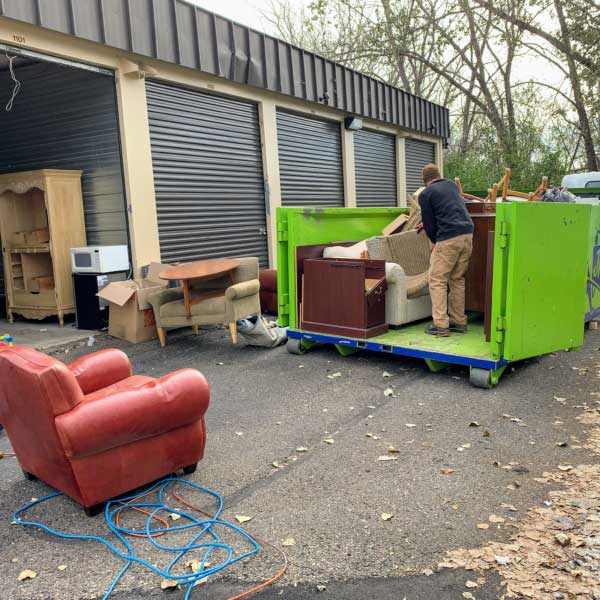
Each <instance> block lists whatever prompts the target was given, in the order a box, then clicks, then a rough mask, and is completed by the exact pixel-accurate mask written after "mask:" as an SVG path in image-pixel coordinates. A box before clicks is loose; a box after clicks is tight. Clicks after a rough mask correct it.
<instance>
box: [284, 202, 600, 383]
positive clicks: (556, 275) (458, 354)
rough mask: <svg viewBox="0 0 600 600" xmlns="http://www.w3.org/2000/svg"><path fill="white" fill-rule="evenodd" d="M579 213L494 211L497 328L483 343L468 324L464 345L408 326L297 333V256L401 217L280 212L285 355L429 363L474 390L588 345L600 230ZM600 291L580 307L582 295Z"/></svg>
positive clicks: (518, 207) (503, 207)
mask: <svg viewBox="0 0 600 600" xmlns="http://www.w3.org/2000/svg"><path fill="white" fill-rule="evenodd" d="M593 208H596V207H591V206H589V205H583V204H554V203H552V204H550V203H548V204H545V203H540V202H512V203H504V204H501V203H499V204H498V205H497V206H496V217H495V233H494V269H493V282H492V321H491V336H490V341H489V342H488V341H486V339H485V335H484V327H483V322H482V319H481V316H480V315H478V314H474V315H470V321H469V331H468V333H467V334H464V335H452V336H450V337H446V338H438V337H434V336H430V335H427V334H425V333H424V331H423V329H424V323H423V322H417V323H409V324H407V325H405V326H402V327H401V328H399V329H394V330H389V331H388V332H387V333H385V334H383V335H380V336H376V337H371V338H369V339H366V340H365V339H355V338H346V337H340V336H337V335H328V334H322V333H316V332H311V331H306V330H303V329H301V328H300V322H299V318H298V317H299V315H298V301H299V298H298V297H297V284H298V282H297V274H296V250H295V249H296V247H298V246H307V245H315V244H331V243H338V242H344V241H348V242H349V241H360V240H364V239H366V238H368V237H371V236H374V235H380V234H381V230H382V229H383V228H384V227H385V226H386V225H388V224H389V223H390V222H391V221H392V220H393V219H394V218H395V217H397V216H398V215H399V214H401V213H402V212H406V210H407V209H403V208H279V209H278V210H277V236H278V304H279V319H280V324H281V325H282V326H287V327H288V337H289V342H288V350H289V351H290V352H293V353H303V352H305V351H306V350H308V349H309V348H310V347H311V346H312V345H314V344H315V343H326V344H333V345H335V347H336V348H337V349H338V351H340V353H342V354H343V355H348V354H352V353H354V352H356V351H359V350H371V351H376V352H384V353H388V354H395V355H399V356H411V357H417V358H422V359H424V360H425V361H426V362H427V364H428V366H429V368H430V369H431V370H433V371H439V370H441V369H443V368H445V367H446V366H448V365H449V364H458V365H464V366H467V367H469V369H470V375H471V382H472V383H473V384H474V385H477V386H480V387H492V386H494V385H496V384H497V382H498V380H499V378H500V376H501V374H502V372H503V371H504V369H505V368H506V366H507V365H508V364H509V363H511V362H514V361H518V360H522V359H526V358H530V357H533V356H539V355H542V354H546V353H549V352H554V351H557V350H564V349H572V348H577V347H579V346H581V345H582V343H583V335H584V327H583V324H584V318H585V315H586V310H587V309H589V307H590V303H591V302H592V301H593V303H594V306H596V307H599V306H600V295H599V292H600V287H598V283H600V282H599V281H598V277H599V273H598V268H599V265H600V256H599V248H598V244H599V243H600V239H597V237H598V236H597V235H596V237H595V238H594V243H595V246H594V251H593V252H594V253H595V254H594V257H595V258H594V260H595V262H594V263H593V265H592V267H588V262H589V260H588V257H589V254H590V235H591V234H590V231H591V230H592V229H593V228H594V227H595V229H594V232H595V234H596V233H597V232H598V230H600V210H599V212H598V213H596V215H595V218H596V222H595V223H594V222H593V219H592V209H593ZM590 269H591V276H592V279H591V281H592V284H593V286H596V287H595V288H594V290H595V292H594V295H593V298H591V297H590V298H591V299H590V300H589V301H587V302H586V304H585V305H584V303H582V301H581V299H582V290H584V289H586V281H587V286H588V289H589V286H590V274H589V273H588V271H590Z"/></svg>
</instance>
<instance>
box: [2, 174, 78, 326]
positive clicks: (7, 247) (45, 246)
mask: <svg viewBox="0 0 600 600" xmlns="http://www.w3.org/2000/svg"><path fill="white" fill-rule="evenodd" d="M0 239H1V240H2V257H3V261H4V277H5V282H6V283H5V285H6V296H7V316H8V319H9V321H11V322H12V320H13V316H14V315H15V314H18V315H21V316H23V317H25V318H26V319H43V318H45V317H50V316H57V317H58V320H59V322H60V324H61V325H63V323H64V315H65V314H68V313H73V312H75V301H74V298H73V280H72V277H71V257H70V249H71V248H74V247H80V246H85V244H86V238H85V226H84V220H83V200H82V196H81V171H63V170H55V169H43V170H39V171H28V172H24V173H12V174H8V175H0Z"/></svg>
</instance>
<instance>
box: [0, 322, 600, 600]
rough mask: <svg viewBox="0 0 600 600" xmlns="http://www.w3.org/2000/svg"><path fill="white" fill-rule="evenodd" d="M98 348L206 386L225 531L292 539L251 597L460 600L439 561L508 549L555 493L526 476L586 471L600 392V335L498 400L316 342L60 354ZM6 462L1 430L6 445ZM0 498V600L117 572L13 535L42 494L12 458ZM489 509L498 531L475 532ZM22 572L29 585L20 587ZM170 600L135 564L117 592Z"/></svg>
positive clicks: (77, 590)
mask: <svg viewBox="0 0 600 600" xmlns="http://www.w3.org/2000/svg"><path fill="white" fill-rule="evenodd" d="M105 347H120V348H122V349H124V350H125V351H126V352H127V353H128V354H129V356H130V357H131V360H132V363H133V367H134V371H135V372H136V373H144V374H147V375H150V376H160V375H163V374H165V373H168V372H170V371H173V370H175V369H178V368H182V367H194V368H197V369H199V370H200V371H202V372H203V373H204V374H205V375H206V377H207V378H208V380H209V382H210V383H211V404H210V408H209V411H208V415H207V428H208V437H207V447H206V454H205V458H204V460H203V461H202V462H201V463H200V465H199V468H198V470H197V472H196V473H195V474H194V475H192V476H191V480H192V481H195V482H196V483H198V484H200V485H203V486H206V487H208V488H211V489H213V490H215V491H218V492H219V493H221V494H222V495H223V497H224V500H225V512H224V517H225V518H227V519H230V520H233V519H234V516H235V515H245V516H249V517H252V520H251V521H249V522H248V523H246V524H245V525H244V526H245V528H246V529H247V530H248V531H249V532H250V533H251V534H252V535H255V536H257V537H259V538H264V539H267V540H270V541H272V542H275V543H278V544H281V543H282V542H284V541H286V543H288V544H289V545H288V546H286V547H285V550H286V552H287V553H288V555H289V559H290V568H289V570H288V573H287V574H286V576H285V577H284V578H283V579H282V580H281V581H279V582H278V583H277V584H276V585H275V586H273V587H271V588H269V589H267V590H265V591H263V592H261V593H260V594H257V595H256V597H257V598H264V599H273V598H280V597H283V598H289V599H290V600H301V599H302V600H303V599H304V598H314V597H318V598H322V599H323V600H329V599H333V598H335V599H341V598H344V599H350V600H353V599H355V598H356V599H358V598H361V599H364V598H367V597H369V596H372V597H375V598H382V599H384V600H385V599H387V598H389V599H392V598H394V599H399V600H402V599H403V598H406V600H416V599H419V600H420V599H421V598H423V599H433V598H435V599H436V600H437V599H439V600H446V599H448V600H450V599H454V598H459V599H460V598H462V597H463V596H462V594H463V593H465V592H467V588H466V587H465V581H467V580H470V579H473V578H474V577H475V575H474V574H473V573H468V572H464V571H460V570H447V569H445V570H441V571H438V570H437V569H436V566H437V563H438V562H440V561H441V560H443V558H444V555H445V553H446V552H447V551H448V550H452V549H457V548H475V547H478V546H480V545H482V544H484V543H485V542H486V541H488V540H508V539H509V538H510V535H511V527H510V524H511V523H514V522H516V521H518V520H519V518H520V517H522V516H523V515H524V514H525V512H526V510H527V509H528V508H530V507H533V506H539V505H541V504H542V503H543V502H544V500H545V499H546V498H547V494H548V491H549V490H550V489H552V488H551V487H549V486H548V484H546V483H542V482H540V481H536V478H539V477H540V476H541V474H542V473H543V472H544V471H552V470H556V468H557V465H558V464H561V463H567V462H568V463H571V464H575V465H576V464H582V463H586V464H593V463H595V462H598V457H597V456H596V455H593V454H592V453H591V452H589V451H588V450H586V449H585V448H584V447H583V445H584V444H583V440H585V428H584V426H583V425H581V424H580V423H579V422H578V421H577V420H576V417H577V416H578V415H580V414H581V412H582V406H583V404H584V403H590V401H592V402H593V398H595V397H594V396H590V393H592V392H596V391H598V389H600V386H599V385H598V382H599V381H600V380H599V379H598V376H597V373H596V372H597V370H598V369H597V367H596V365H597V364H598V362H599V361H598V358H599V356H600V352H599V347H600V332H598V331H590V332H588V333H587V336H586V343H585V346H584V348H583V350H582V351H581V352H577V353H576V352H560V353H556V354H553V355H548V356H545V357H541V358H536V359H533V360H530V361H526V362H523V363H519V364H517V365H515V366H514V367H511V368H509V369H508V370H507V372H506V373H505V375H504V376H503V377H502V379H501V381H500V385H499V386H498V387H497V388H496V389H494V390H480V389H475V388H473V387H471V386H470V384H469V381H468V373H467V370H466V369H463V368H460V367H456V368H451V369H449V370H448V371H444V372H441V373H437V374H432V373H430V372H428V370H427V369H426V367H425V365H424V363H422V362H420V361H418V360H411V359H402V358H397V357H392V356H389V355H378V354H375V353H362V354H358V355H354V356H350V357H346V358H343V357H341V356H339V355H338V354H337V352H336V351H335V350H334V349H333V348H330V347H319V348H315V349H313V350H311V351H310V352H308V353H307V354H305V355H304V356H293V355H290V354H288V353H287V352H286V350H285V348H277V349H273V350H265V349H257V348H251V347H246V346H244V344H243V343H242V344H240V345H239V346H237V347H235V346H233V345H232V344H231V342H230V338H229V336H228V333H227V332H225V331H224V330H213V331H203V332H201V334H200V335H199V336H194V335H192V334H190V333H188V332H181V333H179V334H172V335H170V336H169V343H168V346H167V347H166V348H164V349H161V348H160V347H159V344H158V342H157V341H153V342H147V343H145V344H141V345H138V346H132V345H129V344H126V343H124V342H119V341H116V340H112V339H109V338H104V339H99V340H98V341H97V343H96V344H95V345H94V347H92V348H88V347H87V346H83V347H77V348H67V349H66V350H68V351H66V350H65V349H62V350H60V351H58V352H57V356H58V357H59V358H61V359H62V360H65V361H69V360H72V359H74V358H76V357H77V356H79V355H81V354H84V353H87V352H90V351H94V350H98V349H101V348H105ZM586 369H587V370H586ZM384 373H386V374H389V375H390V376H389V377H384ZM388 388H391V389H392V391H393V395H391V396H389V395H386V394H385V393H384V391H385V390H386V389H388ZM556 398H559V400H556ZM563 399H564V400H563ZM325 440H329V442H325ZM331 440H333V443H330V442H331ZM559 442H560V443H562V442H565V443H566V446H559V445H558V443H559ZM390 446H393V447H394V448H395V449H396V450H397V451H398V452H394V453H390V452H389V447H390ZM299 448H300V449H305V450H301V451H298V449H299ZM8 449H9V444H8V440H7V438H6V435H5V433H4V432H1V433H0V450H8ZM382 456H388V457H390V456H391V457H393V458H397V460H383V461H382V460H379V458H380V457H382ZM274 463H275V464H274ZM503 466H504V467H505V468H502V467H503ZM0 491H1V497H0V561H1V564H2V565H3V585H2V586H1V587H0V598H2V599H4V598H6V599H7V600H8V599H10V600H34V599H53V600H54V599H60V600H71V599H72V600H80V599H81V600H83V599H88V598H102V595H103V593H104V592H105V591H106V589H107V588H108V586H109V585H110V582H111V581H112V579H113V577H114V576H115V575H116V573H117V572H118V570H119V568H120V567H121V566H122V564H123V563H122V562H120V561H119V560H118V559H116V558H115V557H113V556H111V555H109V554H108V552H106V551H104V550H102V549H101V548H100V547H99V546H98V545H97V544H94V543H93V542H85V543H80V542H64V541H60V540H57V539H54V538H52V537H50V536H48V535H47V534H45V533H43V532H39V531H34V530H29V529H24V528H22V527H20V526H16V525H11V524H10V522H11V519H12V517H11V515H12V512H13V511H14V510H15V509H16V508H17V507H19V506H21V505H23V504H25V503H26V502H27V501H29V500H30V498H32V497H38V498H39V497H42V496H43V495H45V494H47V493H49V492H50V491H51V490H50V488H48V487H47V486H46V485H45V484H43V483H41V482H38V481H34V482H29V481H26V480H25V479H24V478H23V476H22V474H21V471H20V469H19V467H18V464H17V462H16V461H15V459H13V458H5V459H4V460H1V461H0ZM190 500H194V498H190ZM502 503H504V504H510V505H513V506H514V507H515V508H516V509H517V511H516V512H513V511H506V510H504V509H502V508H501V507H500V505H501V504H502ZM384 513H386V514H387V515H391V517H390V519H389V520H386V521H384V520H383V519H382V515H383V514H384ZM490 514H497V515H502V516H503V517H504V518H505V519H506V522H505V523H502V524H497V525H496V524H492V525H491V526H490V527H489V528H488V529H487V530H483V529H479V528H478V527H477V524H480V523H485V522H488V517H489V515H490ZM35 516H36V517H37V518H39V519H42V520H43V521H44V522H46V523H48V524H51V525H52V526H54V527H56V528H59V529H61V530H63V531H71V532H79V533H87V534H100V535H102V534H104V533H106V527H105V524H104V521H103V518H102V517H98V518H94V519H89V518H87V517H85V516H84V514H83V512H82V510H81V509H80V507H78V506H77V505H76V504H74V503H73V502H71V501H70V500H67V499H65V498H58V499H56V500H53V501H52V503H50V504H48V505H47V506H46V507H45V508H44V509H43V510H42V509H39V510H37V512H36V513H35ZM290 539H291V541H292V542H293V543H291V542H290ZM148 556H149V557H151V558H152V557H153V556H154V555H153V554H152V553H149V555H148ZM58 566H64V567H65V568H64V569H62V570H59V569H58ZM280 567H281V558H280V557H279V555H277V554H276V553H275V552H273V551H272V550H270V549H269V548H268V547H264V549H263V550H261V552H260V553H259V554H258V555H257V556H255V557H253V558H251V559H248V560H247V561H244V562H242V563H239V564H238V565H236V566H235V567H232V568H231V569H230V570H228V571H227V572H225V573H223V574H222V575H220V576H217V577H216V578H214V581H211V580H209V581H208V582H207V583H204V584H202V585H200V586H198V588H197V591H196V590H194V592H193V594H192V598H211V599H214V600H220V599H221V598H222V599H223V600H225V599H228V598H231V597H232V596H234V595H236V594H239V593H241V592H243V591H244V590H246V589H248V588H250V587H252V585H254V584H257V583H260V582H262V581H264V580H265V579H268V578H269V577H271V576H273V575H274V574H275V573H276V572H277V571H278V570H279V568H280ZM24 569H31V570H34V571H35V572H36V573H37V575H36V577H35V578H34V579H31V580H27V581H24V582H18V581H17V577H18V575H19V573H20V572H21V571H22V570H24ZM432 571H433V573H431V572H432ZM423 573H426V574H427V575H425V574H423ZM501 590H502V587H501V582H500V580H499V579H498V578H497V577H496V576H486V581H485V583H483V582H482V583H481V585H480V586H479V587H478V589H477V593H476V594H474V595H475V597H476V598H477V600H482V599H487V598H489V599H492V598H499V597H500V595H501ZM181 597H182V592H178V591H175V592H167V591H163V590H161V589H160V579H159V578H157V577H156V576H155V575H152V574H150V573H149V572H148V571H146V570H144V569H142V568H141V567H135V568H133V569H132V570H131V571H130V572H129V573H128V574H127V575H126V576H125V577H124V579H123V581H122V582H121V584H120V586H119V587H118V589H117V590H116V592H115V595H114V598H116V599H118V600H125V599H127V600H137V599H138V598H139V599H140V600H141V599H143V598H173V599H174V600H177V599H178V598H181Z"/></svg>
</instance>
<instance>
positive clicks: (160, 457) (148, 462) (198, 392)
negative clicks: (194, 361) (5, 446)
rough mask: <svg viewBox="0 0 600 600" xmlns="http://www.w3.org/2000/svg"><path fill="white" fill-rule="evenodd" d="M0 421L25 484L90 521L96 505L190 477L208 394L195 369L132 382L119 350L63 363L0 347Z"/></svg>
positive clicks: (201, 441) (137, 377)
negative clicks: (180, 474) (38, 484)
mask: <svg viewBox="0 0 600 600" xmlns="http://www.w3.org/2000/svg"><path fill="white" fill-rule="evenodd" d="M0 380H1V381H2V386H0V420H1V421H2V423H3V424H4V427H5V429H6V433H7V435H8V438H9V440H10V442H11V444H12V447H13V449H14V451H15V454H16V456H17V460H18V461H19V464H20V465H21V468H22V469H23V471H24V473H25V475H26V477H27V478H28V479H36V478H39V479H41V480H42V481H44V482H46V483H47V484H49V485H51V486H53V487H55V488H56V489H58V490H60V491H61V492H63V493H65V494H66V495H67V496H69V497H71V498H72V499H73V500H75V501H76V502H79V504H82V505H83V506H84V508H85V511H86V513H87V514H88V515H90V516H92V515H95V514H98V512H99V511H100V510H101V508H102V506H101V503H103V502H105V501H106V500H110V499H111V498H114V497H116V496H119V495H121V494H123V493H125V492H128V491H130V490H133V489H135V488H138V487H141V486H143V485H146V484H148V483H151V482H152V481H154V480H156V479H160V478H162V477H165V476H167V475H170V474H171V473H174V472H175V471H178V470H179V469H183V471H184V473H193V472H194V471H195V469H196V464H197V462H198V461H199V460H200V459H201V458H202V455H203V453H204V445H205V442H206V430H205V426H204V414H205V413H206V410H207V408H208V402H209V397H210V389H209V386H208V383H207V381H206V379H205V378H204V377H203V375H201V374H200V373H199V372H198V371H196V370H194V369H182V370H179V371H176V372H174V373H171V374H169V375H165V376H164V377H161V378H160V379H153V378H151V377H145V376H141V375H132V373H131V364H130V362H129V359H128V358H127V356H126V354H125V353H123V352H121V351H120V350H114V349H113V350H101V351H100V352H95V353H93V354H89V355H87V356H84V357H82V358H80V359H78V360H76V361H74V362H72V363H70V364H69V365H65V364H63V363H61V362H59V361H58V360H56V359H55V358H52V357H50V356H47V355H46V354H42V353H41V352H37V351H36V350H33V349H31V348H23V347H19V346H14V347H3V348H1V349H0Z"/></svg>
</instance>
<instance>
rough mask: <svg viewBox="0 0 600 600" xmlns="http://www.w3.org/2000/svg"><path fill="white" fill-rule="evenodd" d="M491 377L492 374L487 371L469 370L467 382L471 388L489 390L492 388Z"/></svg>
mask: <svg viewBox="0 0 600 600" xmlns="http://www.w3.org/2000/svg"><path fill="white" fill-rule="evenodd" d="M491 375H492V372H491V371H490V370H489V369H477V368H471V375H470V377H469V380H470V382H471V385H472V386H474V387H478V388H484V389H486V390H489V389H491V388H492V387H493V386H492V377H491Z"/></svg>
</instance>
